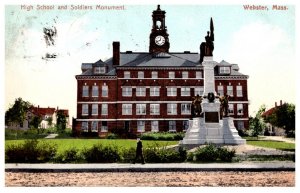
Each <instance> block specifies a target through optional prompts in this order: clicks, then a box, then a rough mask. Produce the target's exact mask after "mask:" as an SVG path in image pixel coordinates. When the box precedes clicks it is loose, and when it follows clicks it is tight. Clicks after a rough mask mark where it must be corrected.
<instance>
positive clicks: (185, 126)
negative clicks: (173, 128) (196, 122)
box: [182, 120, 189, 131]
mask: <svg viewBox="0 0 300 193" xmlns="http://www.w3.org/2000/svg"><path fill="white" fill-rule="evenodd" d="M182 125H183V128H182V129H183V131H186V130H188V128H189V120H184V121H183V122H182Z"/></svg>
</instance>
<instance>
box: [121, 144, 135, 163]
mask: <svg viewBox="0 0 300 193" xmlns="http://www.w3.org/2000/svg"><path fill="white" fill-rule="evenodd" d="M135 154H136V149H135V148H134V147H132V148H125V149H122V153H121V162H123V163H132V162H134V159H135Z"/></svg>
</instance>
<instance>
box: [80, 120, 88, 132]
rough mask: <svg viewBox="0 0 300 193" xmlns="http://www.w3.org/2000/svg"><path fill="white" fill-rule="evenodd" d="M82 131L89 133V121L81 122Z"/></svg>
mask: <svg viewBox="0 0 300 193" xmlns="http://www.w3.org/2000/svg"><path fill="white" fill-rule="evenodd" d="M81 130H82V131H83V132H88V131H89V123H88V122H87V121H84V122H81Z"/></svg>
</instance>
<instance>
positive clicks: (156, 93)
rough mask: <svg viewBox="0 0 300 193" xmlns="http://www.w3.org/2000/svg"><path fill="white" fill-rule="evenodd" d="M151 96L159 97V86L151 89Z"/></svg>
mask: <svg viewBox="0 0 300 193" xmlns="http://www.w3.org/2000/svg"><path fill="white" fill-rule="evenodd" d="M150 96H159V87H158V86H151V87H150Z"/></svg>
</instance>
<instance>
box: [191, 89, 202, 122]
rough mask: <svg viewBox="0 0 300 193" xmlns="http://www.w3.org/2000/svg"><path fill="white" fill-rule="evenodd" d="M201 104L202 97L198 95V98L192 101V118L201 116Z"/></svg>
mask: <svg viewBox="0 0 300 193" xmlns="http://www.w3.org/2000/svg"><path fill="white" fill-rule="evenodd" d="M201 103H202V97H201V96H199V94H197V96H196V97H194V98H193V101H192V116H195V117H200V116H201V114H202V108H201Z"/></svg>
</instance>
